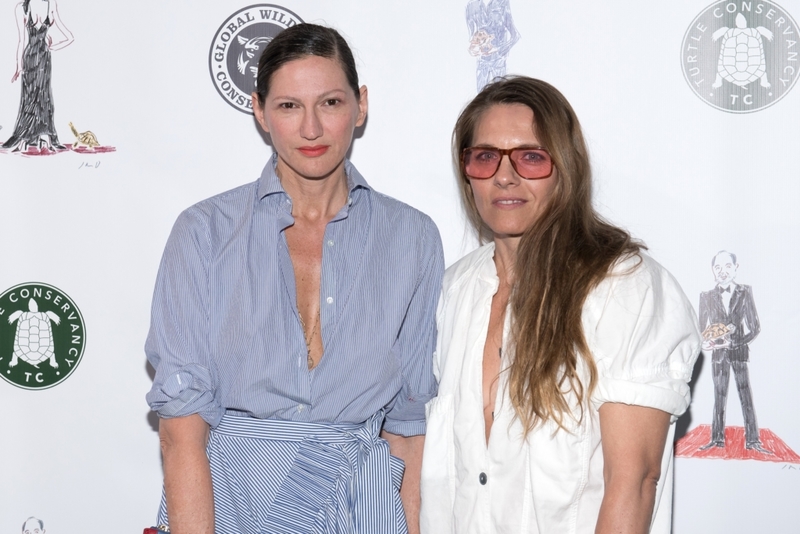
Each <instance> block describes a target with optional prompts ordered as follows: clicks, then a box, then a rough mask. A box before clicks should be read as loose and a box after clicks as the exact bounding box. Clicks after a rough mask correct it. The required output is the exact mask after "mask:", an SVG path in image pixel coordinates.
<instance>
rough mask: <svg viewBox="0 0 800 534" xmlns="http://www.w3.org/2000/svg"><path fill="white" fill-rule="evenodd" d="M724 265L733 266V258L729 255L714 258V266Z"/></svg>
mask: <svg viewBox="0 0 800 534" xmlns="http://www.w3.org/2000/svg"><path fill="white" fill-rule="evenodd" d="M726 263H730V264H731V265H733V256H731V255H730V254H719V255H717V257H715V258H714V266H717V265H724V264H726Z"/></svg>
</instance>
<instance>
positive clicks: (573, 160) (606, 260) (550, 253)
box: [453, 76, 645, 434]
mask: <svg viewBox="0 0 800 534" xmlns="http://www.w3.org/2000/svg"><path fill="white" fill-rule="evenodd" d="M507 104H522V105H524V106H527V107H529V108H530V109H531V110H533V116H534V123H533V124H532V125H531V126H532V128H533V130H534V133H535V134H536V136H537V137H538V139H539V141H540V142H541V144H542V145H543V146H544V147H545V148H547V149H548V151H549V152H550V154H551V156H552V158H553V164H554V166H555V169H556V173H554V174H555V175H556V184H555V186H554V190H553V192H552V195H551V197H550V200H549V202H548V204H547V205H546V206H545V207H544V210H543V211H542V214H541V216H540V217H539V218H538V219H537V220H536V221H532V224H531V226H530V228H529V229H528V230H527V231H525V233H524V234H523V235H522V238H521V240H520V242H519V246H518V249H517V258H516V263H515V266H514V277H515V278H514V282H513V288H512V292H511V299H510V308H511V318H512V329H511V340H510V342H511V347H513V351H514V358H513V361H512V363H511V368H510V371H509V372H510V376H509V394H510V397H511V402H512V404H513V406H514V409H515V411H516V414H517V416H518V417H519V418H520V421H521V422H522V424H523V427H524V428H525V432H526V434H527V433H528V432H530V431H531V430H532V429H533V428H534V427H535V426H536V425H537V424H539V423H541V422H543V421H546V420H552V421H553V422H555V423H556V424H557V425H558V426H559V427H561V428H566V427H565V426H564V415H565V414H567V415H569V416H570V417H574V418H576V419H577V420H578V421H580V420H581V419H582V418H583V411H584V406H585V401H586V400H587V399H588V397H589V396H590V395H591V392H592V390H593V389H594V387H595V384H596V382H597V366H596V365H595V362H594V359H593V357H592V354H591V351H590V350H589V347H588V345H587V343H586V338H585V336H584V333H583V328H582V325H581V312H582V310H583V304H584V301H585V300H586V297H587V295H588V294H589V292H590V291H591V290H592V289H593V288H594V287H596V286H597V284H598V283H600V281H601V280H603V278H605V277H606V275H607V274H608V272H609V268H610V267H611V266H612V264H614V262H615V261H616V260H617V259H619V258H621V257H625V256H628V255H635V254H637V253H638V252H639V250H640V249H642V248H645V247H644V245H643V244H641V243H639V242H636V241H633V240H632V239H631V236H630V235H629V234H628V233H627V232H626V231H625V230H622V229H620V228H617V227H616V226H613V225H611V224H609V223H608V222H606V221H605V220H603V218H602V217H600V215H599V214H598V213H597V212H596V211H595V209H594V207H593V205H592V178H591V169H590V166H589V155H588V151H587V149H586V143H585V141H584V139H583V134H582V133H581V127H580V123H579V122H578V118H577V116H576V115H575V112H574V111H573V109H572V106H570V104H569V102H567V100H566V98H564V96H563V95H562V94H561V93H560V92H559V91H558V90H557V89H556V88H555V87H553V86H552V85H550V84H548V83H546V82H543V81H541V80H536V79H533V78H528V77H524V76H513V77H507V78H504V79H501V80H499V81H496V82H494V83H491V84H489V85H487V86H486V87H485V88H484V89H483V90H482V91H481V92H480V93H479V94H478V95H477V96H476V97H475V98H474V99H473V100H472V102H470V103H469V104H468V105H467V107H466V108H465V109H464V111H463V112H462V113H461V115H460V117H459V118H458V121H457V122H456V126H455V129H454V130H453V157H454V160H455V165H456V168H457V169H458V171H457V172H458V176H459V177H458V182H459V189H460V191H461V198H462V201H463V203H464V207H465V210H466V212H467V216H468V218H469V220H470V222H471V223H472V225H473V226H474V228H475V230H476V231H477V233H478V236H479V238H480V239H481V241H482V242H486V241H491V240H492V231H491V229H490V228H489V227H488V226H487V225H486V223H485V222H484V221H483V220H482V219H481V217H480V214H479V213H478V209H477V207H476V205H475V198H474V196H473V193H472V187H471V185H470V182H469V179H468V178H467V177H466V175H465V174H464V172H463V169H462V166H461V164H460V162H461V153H462V151H463V150H464V149H465V148H467V147H469V146H471V145H472V142H473V134H474V132H475V129H476V126H477V124H478V122H479V121H480V120H481V117H482V116H483V113H485V112H486V110H488V109H489V108H491V107H492V106H497V105H507ZM580 359H582V360H583V362H584V364H585V368H586V371H587V372H588V384H584V383H583V382H582V381H581V378H580V373H579V372H578V368H579V361H580ZM572 394H574V395H575V397H576V398H577V400H578V405H579V407H580V410H579V413H577V414H574V413H573V411H572V410H570V404H571V403H570V401H569V398H570V396H571V395H572Z"/></svg>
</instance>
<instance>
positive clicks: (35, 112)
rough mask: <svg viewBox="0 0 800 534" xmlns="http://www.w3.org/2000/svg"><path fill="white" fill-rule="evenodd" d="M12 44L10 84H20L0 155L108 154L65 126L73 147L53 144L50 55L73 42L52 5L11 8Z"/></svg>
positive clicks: (91, 137) (39, 0)
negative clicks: (13, 117)
mask: <svg viewBox="0 0 800 534" xmlns="http://www.w3.org/2000/svg"><path fill="white" fill-rule="evenodd" d="M14 16H15V18H16V21H17V32H18V36H19V39H18V42H17V48H16V70H15V72H14V75H13V76H12V78H11V83H19V84H20V99H19V110H18V112H17V120H16V124H15V126H14V131H13V133H12V134H11V137H9V138H8V139H6V141H5V142H3V143H2V145H1V147H2V148H0V152H12V153H19V154H22V155H25V156H40V155H50V154H57V153H59V152H66V151H70V150H71V151H75V152H79V153H102V152H113V151H114V150H115V149H114V147H111V146H103V145H101V144H100V142H99V141H98V139H97V136H96V135H95V134H93V133H92V132H90V131H85V132H83V133H79V132H78V130H77V129H76V128H75V127H74V126H73V125H72V123H71V122H70V123H69V127H70V130H71V132H72V134H73V135H74V136H75V141H74V142H73V143H66V144H64V143H62V142H61V141H59V137H58V131H57V129H56V124H55V103H54V99H53V88H52V71H53V69H52V58H51V52H54V51H57V50H62V49H64V48H66V47H68V46H69V45H71V44H72V42H73V41H74V40H75V38H74V36H73V35H72V32H70V31H69V29H68V28H67V26H66V25H65V24H64V22H63V21H62V20H61V16H60V15H59V11H58V3H57V0H34V1H33V2H32V1H31V0H24V1H23V2H21V3H19V4H17V6H16V7H15V8H14Z"/></svg>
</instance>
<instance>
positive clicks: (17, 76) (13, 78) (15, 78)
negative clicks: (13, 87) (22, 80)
mask: <svg viewBox="0 0 800 534" xmlns="http://www.w3.org/2000/svg"><path fill="white" fill-rule="evenodd" d="M20 74H22V71H21V70H19V69H17V72H15V73H14V76H12V77H11V83H14V82H16V81H17V78H19V75H20Z"/></svg>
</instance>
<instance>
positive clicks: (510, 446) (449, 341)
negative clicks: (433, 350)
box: [421, 243, 700, 534]
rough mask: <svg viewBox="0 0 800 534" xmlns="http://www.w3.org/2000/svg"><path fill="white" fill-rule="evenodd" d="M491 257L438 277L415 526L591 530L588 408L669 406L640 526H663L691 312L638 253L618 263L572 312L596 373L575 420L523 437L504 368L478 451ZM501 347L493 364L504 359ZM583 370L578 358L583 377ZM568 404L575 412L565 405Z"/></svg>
mask: <svg viewBox="0 0 800 534" xmlns="http://www.w3.org/2000/svg"><path fill="white" fill-rule="evenodd" d="M493 257H494V244H493V243H490V244H488V245H485V246H483V247H481V248H479V249H478V250H476V251H474V252H472V253H471V254H469V255H467V256H466V257H464V258H463V259H462V260H460V261H459V262H458V263H456V264H455V265H453V266H452V267H450V268H449V269H448V270H447V272H446V274H445V278H444V287H443V290H442V298H441V300H440V302H439V311H438V326H439V341H438V347H437V354H436V356H435V358H434V371H435V373H436V376H437V379H438V380H439V395H438V397H437V398H435V399H433V400H431V401H430V402H429V403H428V404H427V406H426V412H427V425H428V430H427V434H426V438H425V452H424V457H423V465H422V513H421V522H422V532H423V533H424V534H445V533H458V534H484V533H485V534H490V533H491V534H505V533H523V532H524V533H526V534H529V533H542V534H554V533H585V532H594V529H595V524H596V522H597V517H598V513H599V509H600V503H601V501H602V497H603V451H602V445H601V439H600V437H601V436H600V423H599V417H598V411H597V410H598V409H599V407H600V406H601V405H602V404H603V403H605V402H617V403H625V404H635V405H641V406H648V407H652V408H658V409H660V410H663V411H666V412H668V413H670V414H672V419H671V421H672V424H671V425H670V429H669V435H668V438H667V440H668V441H667V446H666V447H665V450H664V456H663V460H662V469H661V480H660V482H659V484H658V490H657V495H656V504H655V511H654V514H653V525H652V532H654V533H663V534H669V532H670V524H671V514H672V477H673V475H672V440H673V436H674V431H675V425H674V422H675V421H676V420H677V418H678V416H680V415H681V414H682V413H683V412H684V411H685V410H686V409H687V407H688V406H689V386H688V382H689V380H690V378H691V373H692V366H693V365H694V361H695V358H696V357H697V355H698V354H699V349H700V334H699V332H698V328H697V322H696V319H695V317H696V316H695V314H694V311H693V310H692V306H691V304H689V301H688V300H687V299H686V296H685V295H684V294H683V291H682V290H681V288H680V286H679V285H678V283H677V282H676V281H675V279H674V278H673V277H672V276H671V275H670V274H669V273H668V272H667V271H666V270H665V269H664V268H663V267H662V266H661V265H659V264H658V263H657V262H656V261H654V260H653V259H652V258H650V257H649V256H647V255H646V254H643V253H642V254H640V255H639V256H634V257H630V258H627V259H624V260H621V261H619V262H618V263H617V264H616V265H615V266H614V267H613V269H612V272H611V273H610V274H609V276H607V277H606V278H605V280H603V281H602V282H601V283H600V284H599V285H598V287H597V288H595V289H594V290H593V291H592V292H591V293H590V294H589V296H588V297H587V299H586V302H585V304H584V308H583V315H582V324H583V331H584V335H585V336H586V340H587V343H588V345H589V348H590V349H591V351H592V355H593V357H594V360H595V362H596V364H597V370H598V373H599V382H598V384H597V387H596V389H595V391H594V394H593V395H592V397H591V401H590V402H589V404H588V406H587V409H586V411H585V416H584V417H583V420H582V421H581V422H580V423H577V422H576V421H575V420H573V419H570V418H565V423H566V426H567V427H568V429H569V430H570V431H569V432H567V431H564V430H561V429H558V427H557V426H556V425H555V424H553V423H552V422H546V423H545V424H544V425H540V426H538V427H536V429H535V430H533V431H532V432H531V433H530V434H529V435H528V437H527V439H523V432H522V427H521V425H520V423H519V421H518V420H517V419H516V418H515V417H514V409H513V407H512V406H511V402H510V400H509V397H508V391H507V386H508V383H507V377H508V373H504V372H501V374H500V381H499V388H498V393H497V401H496V404H495V412H494V414H495V421H494V423H493V426H492V432H491V435H490V439H489V444H488V447H487V445H486V441H485V437H484V436H485V433H484V420H483V396H482V359H483V348H484V344H485V341H486V334H487V331H488V326H489V313H490V308H491V300H492V297H493V295H494V294H495V292H496V291H497V287H498V284H499V280H498V278H497V274H496V270H495V264H494V261H493ZM509 315H510V314H506V316H507V321H506V332H505V334H504V337H503V339H504V340H507V339H508V328H509V321H508V316H509ZM503 353H504V356H503V362H502V368H504V369H505V368H507V367H508V366H509V363H510V355H509V354H508V353H509V351H508V350H503ZM585 371H586V370H585V368H584V367H583V366H581V365H579V372H580V373H581V379H582V381H583V383H584V384H588V376H587V375H586V373H585ZM573 410H574V413H575V414H577V413H578V411H577V405H576V404H575V403H574V402H573ZM482 474H483V475H485V479H484V480H485V484H481V479H482V478H483V477H482V476H481V475H482Z"/></svg>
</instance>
